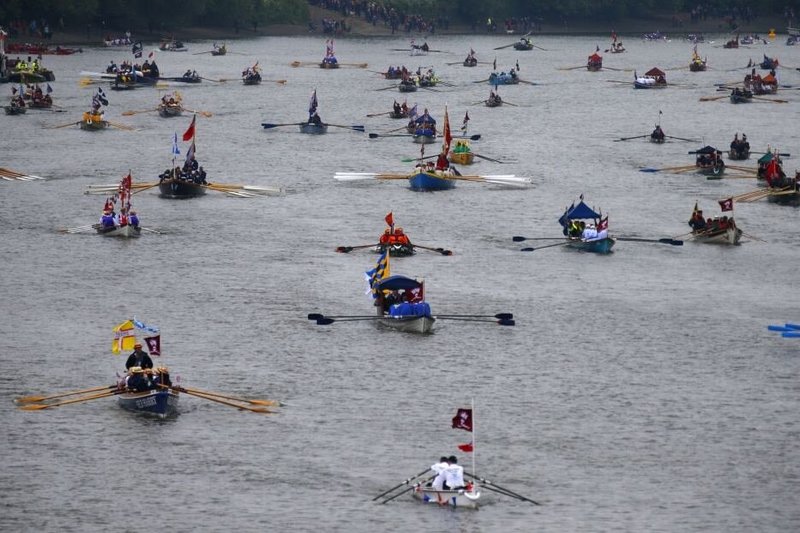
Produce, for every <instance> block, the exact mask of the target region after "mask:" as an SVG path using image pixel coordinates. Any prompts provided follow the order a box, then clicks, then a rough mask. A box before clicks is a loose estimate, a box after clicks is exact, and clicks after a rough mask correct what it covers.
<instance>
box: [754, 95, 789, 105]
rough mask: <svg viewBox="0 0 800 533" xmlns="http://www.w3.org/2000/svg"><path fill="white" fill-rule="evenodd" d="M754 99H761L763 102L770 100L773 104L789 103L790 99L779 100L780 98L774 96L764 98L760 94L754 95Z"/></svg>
mask: <svg viewBox="0 0 800 533" xmlns="http://www.w3.org/2000/svg"><path fill="white" fill-rule="evenodd" d="M753 100H760V101H762V102H770V103H773V104H788V103H789V101H788V100H778V99H772V98H762V97H760V96H754V97H753Z"/></svg>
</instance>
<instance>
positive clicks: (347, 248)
mask: <svg viewBox="0 0 800 533" xmlns="http://www.w3.org/2000/svg"><path fill="white" fill-rule="evenodd" d="M376 246H380V244H377V243H376V244H360V245H358V246H337V247H336V251H337V252H338V253H340V254H349V253H350V252H352V251H353V250H362V249H364V248H374V247H376ZM411 247H412V248H421V249H423V250H430V251H431V252H436V253H439V254H442V255H453V252H452V250H445V249H444V248H432V247H430V246H422V245H421V244H411Z"/></svg>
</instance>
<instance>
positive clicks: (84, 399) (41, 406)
mask: <svg viewBox="0 0 800 533" xmlns="http://www.w3.org/2000/svg"><path fill="white" fill-rule="evenodd" d="M121 392H125V390H124V389H119V390H109V391H105V392H101V393H98V394H92V395H89V396H84V397H82V398H75V399H73V400H66V401H63V402H58V403H34V404H29V405H23V406H21V407H20V409H22V410H24V411H41V410H42V409H49V408H51V407H61V406H62V405H70V404H73V403H81V402H88V401H90V400H97V399H100V398H109V397H111V396H114V395H115V394H119V393H121Z"/></svg>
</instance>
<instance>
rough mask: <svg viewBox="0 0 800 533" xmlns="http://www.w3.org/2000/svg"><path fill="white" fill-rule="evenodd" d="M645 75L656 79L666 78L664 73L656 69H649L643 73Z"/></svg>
mask: <svg viewBox="0 0 800 533" xmlns="http://www.w3.org/2000/svg"><path fill="white" fill-rule="evenodd" d="M645 75H646V76H653V77H656V78H657V77H659V76H666V74H665V73H663V72H662V71H660V70H658V67H653V68H651V69H650V70H648V71H647V72H645Z"/></svg>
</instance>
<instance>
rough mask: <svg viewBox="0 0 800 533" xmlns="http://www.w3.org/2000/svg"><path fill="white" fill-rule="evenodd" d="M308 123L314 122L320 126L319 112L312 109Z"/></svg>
mask: <svg viewBox="0 0 800 533" xmlns="http://www.w3.org/2000/svg"><path fill="white" fill-rule="evenodd" d="M308 123H309V124H314V125H315V126H322V119H321V118H320V117H319V114H318V113H317V112H316V111H314V114H313V115H311V116H310V117H308Z"/></svg>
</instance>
